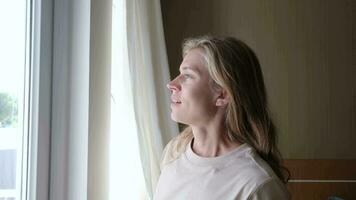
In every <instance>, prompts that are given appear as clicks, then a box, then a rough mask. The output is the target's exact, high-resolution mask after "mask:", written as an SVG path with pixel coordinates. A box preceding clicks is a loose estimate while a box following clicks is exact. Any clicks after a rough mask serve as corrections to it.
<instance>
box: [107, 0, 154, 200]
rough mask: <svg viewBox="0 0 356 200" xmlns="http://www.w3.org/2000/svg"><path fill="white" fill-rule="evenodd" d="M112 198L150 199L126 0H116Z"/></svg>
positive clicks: (111, 169) (112, 84) (113, 57)
mask: <svg viewBox="0 0 356 200" xmlns="http://www.w3.org/2000/svg"><path fill="white" fill-rule="evenodd" d="M112 15H113V17H112V24H113V25H112V68H111V74H112V75H111V95H112V101H111V135H110V176H109V177H110V195H109V196H110V200H116V199H137V200H144V199H148V196H147V195H146V193H145V192H146V191H145V183H144V177H143V170H142V165H141V161H140V154H139V148H138V139H137V131H136V125H135V117H134V112H133V103H132V98H130V96H131V94H130V80H129V78H128V76H129V73H128V71H129V69H128V67H127V66H128V54H127V43H126V40H127V38H126V22H125V20H126V18H125V15H126V11H125V1H124V0H113V10H112Z"/></svg>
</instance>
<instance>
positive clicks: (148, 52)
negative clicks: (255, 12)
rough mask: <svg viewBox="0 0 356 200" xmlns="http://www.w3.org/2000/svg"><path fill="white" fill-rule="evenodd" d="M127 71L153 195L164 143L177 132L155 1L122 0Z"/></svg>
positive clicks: (161, 28)
mask: <svg viewBox="0 0 356 200" xmlns="http://www.w3.org/2000/svg"><path fill="white" fill-rule="evenodd" d="M126 9H127V12H126V20H127V22H126V24H127V44H128V46H127V47H128V56H129V71H130V80H131V90H132V95H133V103H134V112H135V119H136V123H137V134H138V142H139V148H140V158H141V162H142V167H143V171H144V176H145V182H146V189H147V191H148V193H149V196H150V198H152V197H153V193H154V190H155V188H156V184H157V180H158V177H159V174H160V169H159V162H160V159H161V154H162V151H163V148H164V145H165V144H167V142H168V141H169V140H170V139H171V138H172V137H174V136H175V135H176V134H177V133H178V126H177V124H176V123H174V122H173V121H172V120H171V118H170V108H169V107H170V105H169V91H168V89H167V88H166V84H167V83H168V81H169V79H170V78H169V68H168V60H167V53H166V47H165V41H164V34H163V26H162V16H161V8H160V1H159V0H151V1H148V0H130V1H126Z"/></svg>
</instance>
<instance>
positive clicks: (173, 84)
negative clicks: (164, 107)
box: [167, 79, 180, 92]
mask: <svg viewBox="0 0 356 200" xmlns="http://www.w3.org/2000/svg"><path fill="white" fill-rule="evenodd" d="M167 88H168V89H170V90H172V91H176V92H177V91H179V90H180V86H179V84H178V83H177V80H176V79H174V80H172V81H170V82H169V83H168V84H167Z"/></svg>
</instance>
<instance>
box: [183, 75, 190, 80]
mask: <svg viewBox="0 0 356 200" xmlns="http://www.w3.org/2000/svg"><path fill="white" fill-rule="evenodd" d="M183 77H184V78H185V79H188V78H192V76H191V75H189V74H183Z"/></svg>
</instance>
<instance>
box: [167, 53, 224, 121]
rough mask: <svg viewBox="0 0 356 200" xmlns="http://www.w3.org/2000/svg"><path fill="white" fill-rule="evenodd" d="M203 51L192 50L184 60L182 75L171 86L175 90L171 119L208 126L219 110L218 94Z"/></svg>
mask: <svg viewBox="0 0 356 200" xmlns="http://www.w3.org/2000/svg"><path fill="white" fill-rule="evenodd" d="M206 64H207V63H206V61H205V59H204V56H203V51H202V50H201V49H192V50H190V51H189V52H188V53H187V54H186V56H185V57H184V59H183V61H182V63H181V65H180V67H179V71H180V74H179V75H178V76H177V77H176V78H175V79H174V80H172V81H171V82H169V83H168V85H167V87H168V88H169V89H170V90H171V91H172V96H171V109H172V112H171V118H172V119H173V120H174V121H176V122H180V123H183V124H188V125H197V126H199V125H204V124H206V123H207V122H209V119H211V118H212V117H213V116H214V115H215V113H216V111H217V107H216V105H215V103H216V102H215V101H216V98H217V97H218V92H217V91H216V89H214V87H213V79H212V78H211V77H210V75H209V72H208V69H207V67H206Z"/></svg>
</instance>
